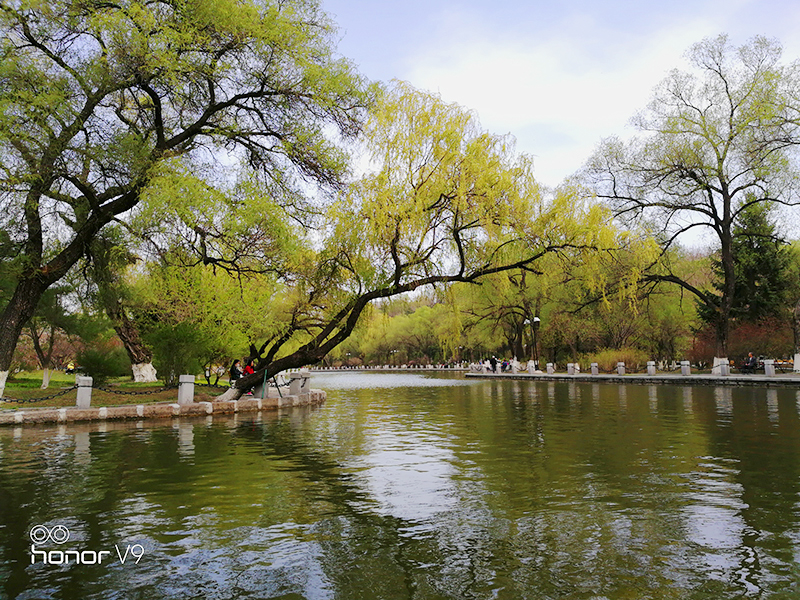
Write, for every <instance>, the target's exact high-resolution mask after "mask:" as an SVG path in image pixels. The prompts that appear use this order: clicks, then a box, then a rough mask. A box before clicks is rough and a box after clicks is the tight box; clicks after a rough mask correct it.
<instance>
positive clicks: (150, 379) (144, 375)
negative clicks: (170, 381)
mask: <svg viewBox="0 0 800 600" xmlns="http://www.w3.org/2000/svg"><path fill="white" fill-rule="evenodd" d="M131 371H133V380H134V381H135V382H136V383H154V382H156V381H158V377H156V368H155V367H154V366H153V363H151V362H146V363H133V362H132V363H131Z"/></svg>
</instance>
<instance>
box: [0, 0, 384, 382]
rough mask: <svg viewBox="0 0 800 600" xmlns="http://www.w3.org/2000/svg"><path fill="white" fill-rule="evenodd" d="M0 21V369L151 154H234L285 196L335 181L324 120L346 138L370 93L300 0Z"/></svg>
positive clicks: (155, 6) (65, 7)
mask: <svg viewBox="0 0 800 600" xmlns="http://www.w3.org/2000/svg"><path fill="white" fill-rule="evenodd" d="M0 32H2V35H0V151H2V154H3V161H2V163H1V164H0V206H1V207H2V210H1V211H0V215H2V217H0V218H2V226H3V229H5V230H7V231H8V232H9V234H10V238H11V241H13V243H14V244H15V245H16V250H17V252H16V253H15V254H16V256H15V258H14V262H15V265H16V275H17V278H16V281H17V284H16V287H15V290H14V292H13V294H12V295H11V299H10V300H9V301H8V302H7V303H6V304H5V306H4V307H3V309H2V313H0V373H2V372H7V370H8V366H9V363H10V360H11V354H12V352H13V349H14V346H15V344H16V340H17V338H18V336H19V332H20V330H21V328H22V326H23V324H24V323H25V322H26V321H27V320H28V319H29V318H30V316H31V314H32V313H33V310H34V308H35V306H36V303H37V301H38V299H39V298H40V297H41V295H42V293H43V292H44V290H45V289H47V287H49V286H50V285H52V284H53V283H54V282H56V281H58V280H59V279H60V278H62V277H63V276H64V275H65V274H66V273H67V271H68V270H69V269H70V268H71V267H72V265H74V264H75V263H76V261H77V260H79V258H80V257H81V256H82V255H83V253H84V251H85V249H86V247H87V245H88V244H89V243H90V242H91V240H92V239H93V238H94V237H95V236H96V235H97V234H98V232H99V231H100V230H101V229H102V228H103V227H104V226H105V225H106V224H108V223H109V222H111V221H112V220H114V219H117V218H119V217H120V216H122V215H125V214H126V213H127V212H128V211H130V210H131V209H132V208H133V207H135V206H136V205H137V203H139V201H140V199H141V197H142V193H143V192H144V191H145V190H146V189H147V188H148V185H149V183H150V181H151V179H152V178H153V176H154V175H155V174H157V173H159V172H161V171H162V169H163V167H162V165H163V164H165V162H167V161H169V162H173V163H174V162H175V161H180V162H181V163H182V164H184V165H185V168H188V169H193V170H196V171H202V170H203V169H205V170H206V171H207V172H216V173H218V174H219V173H222V174H223V175H224V173H225V170H226V169H225V165H229V164H242V165H244V166H245V167H246V168H248V169H250V170H251V171H252V172H253V173H254V177H257V178H258V179H260V180H261V181H262V182H264V185H267V186H268V187H269V188H270V190H271V192H272V195H273V197H279V196H285V197H289V198H296V197H298V196H299V195H301V194H302V192H303V186H304V185H306V184H307V182H309V181H313V182H315V183H317V184H321V185H324V186H335V185H337V184H338V183H340V181H341V177H342V175H343V173H344V171H345V170H346V165H347V160H346V154H345V153H344V151H343V150H341V149H340V148H339V147H338V146H337V145H336V143H335V142H336V140H335V139H333V138H332V137H331V133H332V132H334V133H335V134H337V133H338V134H340V135H344V136H354V135H356V134H357V133H358V132H359V130H360V127H361V123H362V120H363V116H364V111H365V109H366V108H367V107H368V105H369V103H370V101H371V95H372V92H371V91H370V88H369V87H368V86H367V84H366V82H365V81H364V80H363V78H361V77H360V76H359V75H358V74H357V73H356V72H355V70H354V69H353V67H352V66H351V65H350V63H348V62H347V61H346V60H344V59H342V58H339V57H337V55H336V54H335V51H334V47H333V43H332V42H333V35H334V33H335V29H334V27H333V24H332V23H331V21H330V20H329V19H328V18H327V16H326V15H325V14H324V13H322V12H321V10H320V8H319V6H318V4H317V3H316V2H314V0H289V1H281V2H273V1H272V0H245V1H242V2H239V1H237V2H232V1H230V0H191V1H189V2H183V1H181V2H177V1H173V0H162V1H157V2H139V1H136V0H125V1H123V2H120V3H107V2H96V1H93V0H90V1H88V2H87V1H83V0H81V1H76V0H44V1H41V2H35V3H28V2H23V1H14V2H5V3H3V5H2V7H0ZM222 156H224V157H227V158H226V159H225V161H226V162H222V163H219V162H217V161H219V160H221V159H220V157H222ZM189 165H192V166H191V167H189ZM212 165H215V166H214V168H213V169H211V168H210V167H211V166H212ZM210 258H213V257H210Z"/></svg>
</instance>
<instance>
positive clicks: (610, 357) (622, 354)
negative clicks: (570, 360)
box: [581, 348, 651, 372]
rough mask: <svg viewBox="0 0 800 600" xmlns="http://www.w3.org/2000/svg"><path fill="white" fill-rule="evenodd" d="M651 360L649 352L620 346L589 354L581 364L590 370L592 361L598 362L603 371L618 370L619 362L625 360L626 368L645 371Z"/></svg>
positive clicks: (627, 369)
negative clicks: (616, 348)
mask: <svg viewBox="0 0 800 600" xmlns="http://www.w3.org/2000/svg"><path fill="white" fill-rule="evenodd" d="M649 360H651V359H650V357H649V356H648V354H647V352H645V351H644V350H640V349H639V348H620V349H618V350H615V349H613V348H606V349H605V350H600V351H598V352H595V353H594V354H589V355H587V356H586V357H585V358H584V359H583V360H581V365H582V366H583V368H584V369H587V370H588V368H589V366H590V365H591V363H593V362H596V363H597V367H598V368H599V369H600V371H601V372H611V371H615V370H616V368H617V363H620V362H624V363H625V370H626V371H628V372H630V371H644V370H645V368H646V367H647V361H649Z"/></svg>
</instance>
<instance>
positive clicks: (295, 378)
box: [289, 371, 303, 396]
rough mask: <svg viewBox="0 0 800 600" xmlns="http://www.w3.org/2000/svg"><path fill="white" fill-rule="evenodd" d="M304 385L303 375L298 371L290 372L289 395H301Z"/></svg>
mask: <svg viewBox="0 0 800 600" xmlns="http://www.w3.org/2000/svg"><path fill="white" fill-rule="evenodd" d="M302 387H303V376H302V375H301V374H300V373H297V372H296V371H295V372H294V373H289V395H290V396H299V395H300V390H301V389H302Z"/></svg>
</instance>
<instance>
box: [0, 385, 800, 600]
mask: <svg viewBox="0 0 800 600" xmlns="http://www.w3.org/2000/svg"><path fill="white" fill-rule="evenodd" d="M313 386H314V387H317V388H322V389H326V390H327V391H328V401H327V403H326V404H325V405H324V406H322V407H317V408H313V409H303V410H298V409H294V410H291V411H289V412H285V413H281V414H280V415H278V414H270V413H264V414H263V415H262V416H260V417H259V416H255V415H238V416H237V417H236V418H233V417H231V418H219V417H217V418H214V419H213V420H212V419H211V418H210V417H209V418H208V419H205V418H204V419H198V420H192V419H182V420H180V421H178V420H176V421H174V422H148V423H138V424H137V423H125V424H113V423H108V424H107V425H101V424H92V425H76V426H69V427H63V426H62V427H57V426H55V425H53V426H50V427H43V426H38V427H24V428H21V427H19V428H3V429H0V598H14V599H34V598H35V599H40V598H58V599H72V598H75V599H78V598H80V599H87V598H89V599H104V600H106V599H116V598H119V599H122V598H125V599H129V598H141V599H153V598H175V599H178V598H180V599H186V598H195V597H197V598H213V599H240V598H254V599H255V598H286V599H300V598H307V599H328V598H331V599H333V598H336V599H341V600H352V599H365V600H366V599H370V600H371V599H411V598H414V599H438V598H448V599H450V598H452V599H463V598H474V599H483V598H502V599H515V598H531V599H539V598H548V599H549V598H553V599H555V598H558V599H563V598H575V599H587V600H588V599H594V600H599V599H603V598H608V599H612V600H619V599H628V598H629V599H637V600H638V599H643V598H653V599H664V598H667V599H670V598H674V599H685V598H692V599H700V598H703V599H706V598H707V599H715V600H716V599H720V598H767V597H768V598H786V599H789V598H800V412H799V408H798V406H799V403H800V395H799V394H798V392H796V391H795V390H764V389H755V388H743V389H730V388H705V387H678V386H676V387H668V386H637V385H630V386H618V385H604V384H603V385H601V384H588V383H587V384H582V383H532V382H514V381H484V380H480V381H474V380H468V381H465V380H464V379H462V378H461V377H460V376H458V375H455V374H450V375H435V374H414V373H399V374H385V373H384V374H379V373H352V372H350V373H335V374H330V375H314V378H313ZM34 530H35V531H34ZM65 531H66V532H67V533H68V535H69V538H68V539H67V540H66V541H64V540H63V537H64V532H65ZM32 534H33V535H34V537H36V539H37V540H40V542H41V543H39V544H38V545H35V546H34V550H36V551H37V554H34V555H33V560H34V564H31V561H32V558H31V557H32V554H31V549H32V548H31V546H32V539H31V535H32ZM58 541H62V542H63V543H60V544H59V543H57V542H58ZM67 551H71V553H67ZM38 552H41V554H39V553H38ZM103 552H105V553H106V554H101V553H103ZM45 561H47V562H45ZM93 561H94V563H98V562H99V564H92V562H93ZM123 561H124V562H123ZM137 561H138V562H137ZM78 562H80V563H81V564H77V563H78Z"/></svg>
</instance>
